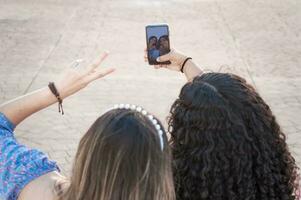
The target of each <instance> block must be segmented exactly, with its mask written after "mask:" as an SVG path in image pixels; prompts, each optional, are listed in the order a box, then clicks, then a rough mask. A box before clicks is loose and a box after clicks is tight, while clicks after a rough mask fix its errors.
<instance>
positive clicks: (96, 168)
mask: <svg viewBox="0 0 301 200" xmlns="http://www.w3.org/2000/svg"><path fill="white" fill-rule="evenodd" d="M106 56H107V55H106V54H105V55H103V56H102V57H101V58H100V59H99V60H98V61H97V62H96V63H95V64H93V65H91V66H90V67H88V68H86V69H84V70H80V69H76V68H70V69H68V70H67V72H66V73H65V74H64V76H63V77H62V79H60V80H59V81H58V82H55V83H49V85H48V87H45V88H42V89H40V90H37V91H34V92H32V93H30V94H27V95H25V96H21V97H19V98H17V99H14V100H12V101H9V102H7V103H4V104H3V105H1V106H0V148H1V151H0V199H1V200H2V199H3V200H4V199H8V200H16V199H18V200H109V199H110V200H111V199H112V200H113V199H116V200H142V199H143V200H173V199H175V198H174V186H173V178H172V171H171V165H170V160H171V159H170V151H169V147H168V144H167V137H166V133H165V131H164V128H163V126H162V124H161V123H160V122H159V120H158V119H157V118H156V117H154V116H153V115H151V114H149V113H148V112H146V111H145V110H144V109H142V108H141V107H139V106H135V105H129V104H119V105H116V106H114V108H112V109H111V110H109V111H107V112H106V113H105V114H103V115H102V116H100V117H99V118H98V119H97V120H96V121H95V122H94V123H93V124H92V126H91V127H90V128H89V130H88V131H87V132H86V133H85V135H84V136H83V137H82V139H81V140H80V143H79V146H78V150H77V153H76V157H75V161H74V165H73V170H72V174H71V177H70V178H66V177H63V176H62V175H61V174H60V170H59V168H58V166H57V165H56V163H55V162H53V161H50V160H49V159H48V158H47V156H46V155H45V154H44V153H42V152H40V151H38V150H36V149H29V148H27V147H26V146H24V145H21V144H19V143H18V142H17V141H16V139H15V137H14V134H13V131H14V128H15V127H16V126H17V125H18V124H19V123H21V122H22V121H23V120H24V119H26V118H27V117H29V116H30V115H31V114H33V113H35V112H38V111H39V110H41V109H43V108H46V107H48V106H50V105H52V104H54V103H56V102H58V103H59V111H60V112H63V106H62V101H63V99H65V98H67V97H68V96H70V95H72V94H74V93H76V92H78V91H79V90H81V89H82V88H84V87H86V86H87V85H88V84H89V83H91V82H92V81H94V80H96V79H99V78H101V77H103V76H106V75H108V74H110V73H111V72H113V71H114V69H100V68H99V65H100V64H101V62H102V61H103V60H104V59H105V57H106Z"/></svg>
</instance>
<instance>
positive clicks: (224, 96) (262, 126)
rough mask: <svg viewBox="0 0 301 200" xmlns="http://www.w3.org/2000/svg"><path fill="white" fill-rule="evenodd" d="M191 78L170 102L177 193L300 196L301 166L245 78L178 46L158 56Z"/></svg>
mask: <svg viewBox="0 0 301 200" xmlns="http://www.w3.org/2000/svg"><path fill="white" fill-rule="evenodd" d="M164 61H171V65H161V66H160V65H159V66H156V68H162V67H164V68H168V69H172V70H176V71H181V72H183V73H184V74H185V75H186V77H187V79H188V82H187V83H186V84H185V85H184V86H183V87H182V89H181V92H180V94H179V97H178V98H177V99H176V100H175V102H174V103H173V105H172V106H171V109H170V116H169V133H170V135H171V138H170V145H171V148H172V154H173V174H174V181H175V191H176V198H177V199H179V200H201V199H203V200H209V199H212V200H296V199H299V198H300V189H299V171H298V170H299V168H298V167H297V165H296V162H295V160H294V158H293V156H292V155H291V153H290V151H289V149H288V145H287V143H286V139H285V134H284V132H283V131H282V129H281V128H280V126H279V124H278V123H277V121H276V117H275V116H274V115H273V113H272V111H271V109H270V107H269V106H268V105H267V104H266V103H265V101H264V100H263V99H262V98H261V97H260V95H259V94H258V92H256V90H255V89H254V88H253V87H252V86H251V85H250V84H248V83H247V82H246V80H245V79H243V78H241V77H239V76H237V75H235V74H230V73H203V71H202V70H201V69H200V68H199V67H198V66H197V65H196V64H195V63H194V62H193V61H192V59H191V58H189V57H187V56H184V55H182V54H180V53H178V52H175V51H171V52H170V53H169V54H166V55H163V56H161V57H159V58H158V62H164Z"/></svg>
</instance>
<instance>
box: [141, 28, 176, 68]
mask: <svg viewBox="0 0 301 200" xmlns="http://www.w3.org/2000/svg"><path fill="white" fill-rule="evenodd" d="M146 43H147V56H148V62H149V64H150V65H158V64H170V62H169V61H167V62H157V61H156V59H157V58H158V57H159V56H162V55H164V54H167V53H168V52H170V41H169V30H168V25H166V24H163V25H148V26H146Z"/></svg>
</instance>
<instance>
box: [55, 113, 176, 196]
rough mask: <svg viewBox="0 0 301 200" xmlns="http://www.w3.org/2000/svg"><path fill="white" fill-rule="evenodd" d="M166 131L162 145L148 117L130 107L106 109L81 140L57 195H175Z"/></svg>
mask: <svg viewBox="0 0 301 200" xmlns="http://www.w3.org/2000/svg"><path fill="white" fill-rule="evenodd" d="M156 120H157V121H158V122H159V120H158V119H156ZM160 125H161V127H162V124H160ZM162 129H163V127H162ZM163 132H164V136H163V137H164V149H163V150H162V149H161V147H160V138H159V135H158V131H157V130H156V128H155V126H154V125H153V124H152V122H151V121H150V120H149V119H148V118H147V117H146V116H144V115H143V114H141V113H139V112H136V111H132V110H126V109H114V110H111V111H108V112H107V113H105V114H104V115H102V116H101V117H99V118H98V119H97V120H96V121H95V122H94V124H93V125H92V126H91V127H90V129H89V130H88V131H87V133H86V134H85V135H84V136H83V138H82V139H81V141H80V143H79V147H78V151H77V154H76V157H75V162H74V166H73V171H72V175H71V179H70V181H69V183H68V184H67V185H68V186H67V187H65V188H66V189H64V190H62V191H58V194H59V200H84V199H88V200H111V199H116V200H142V199H143V200H173V199H175V194H174V185H173V179H172V170H171V154H170V149H169V146H168V144H167V137H166V133H165V131H163Z"/></svg>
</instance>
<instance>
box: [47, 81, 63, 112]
mask: <svg viewBox="0 0 301 200" xmlns="http://www.w3.org/2000/svg"><path fill="white" fill-rule="evenodd" d="M48 87H49V89H50V91H51V92H52V94H53V95H54V96H55V97H56V98H57V101H58V102H59V105H58V106H59V113H61V112H62V115H64V109H63V100H62V98H61V96H60V93H59V92H58V90H57V89H56V87H55V84H54V82H50V83H49V84H48Z"/></svg>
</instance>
